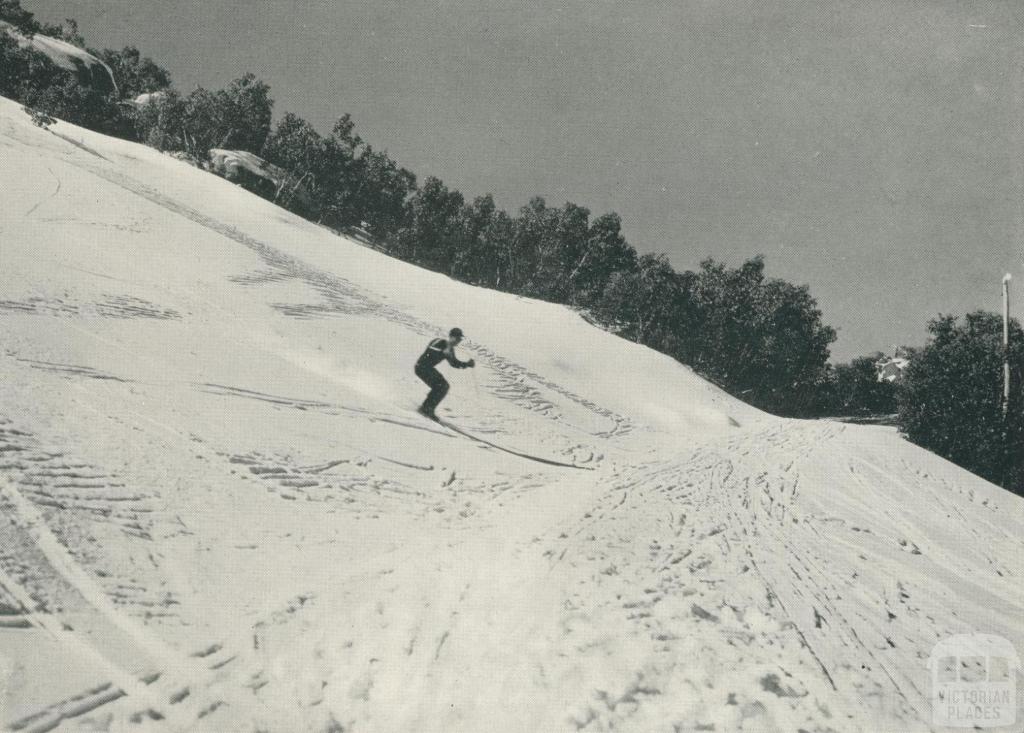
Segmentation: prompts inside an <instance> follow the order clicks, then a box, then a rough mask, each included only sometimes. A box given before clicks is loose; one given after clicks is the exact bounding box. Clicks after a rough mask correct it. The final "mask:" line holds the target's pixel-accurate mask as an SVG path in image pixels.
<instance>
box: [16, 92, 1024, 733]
mask: <svg viewBox="0 0 1024 733" xmlns="http://www.w3.org/2000/svg"><path fill="white" fill-rule="evenodd" d="M0 146H2V147H3V151H4V152H3V155H2V156H0V185H2V186H3V191H4V210H5V214H4V219H3V222H2V223H0V228H2V233H0V260H2V262H3V267H2V268H0V329H2V344H3V348H2V351H0V384H2V385H3V387H2V390H3V392H2V394H3V399H0V724H4V725H7V726H9V727H10V728H12V729H17V730H52V729H57V730H111V731H115V730H116V731H120V730H151V731H178V730H208V731H218V732H219V731H233V730H238V731H256V730H262V731H296V730H302V731H338V730H345V731H482V730H488V731H563V730H565V731H576V730H585V731H608V730H625V731H642V732H645V733H646V732H648V731H673V730H686V731H690V730H715V731H730V730H755V731H768V730H780V731H795V730H806V731H879V730H901V731H917V730H922V731H923V730H934V729H935V727H934V726H933V724H932V709H931V699H930V694H931V686H930V685H931V679H930V671H929V667H928V660H929V655H930V653H931V651H932V649H933V648H935V645H936V644H937V643H938V642H940V641H942V640H943V639H947V638H949V637H951V636H953V635H957V634H988V635H994V636H999V637H1003V638H1005V639H1007V640H1008V641H1009V642H1011V643H1012V644H1013V645H1014V646H1015V647H1016V648H1017V649H1018V650H1020V649H1024V645H1022V643H1024V633H1022V632H1024V629H1022V627H1021V624H1020V617H1021V616H1020V614H1021V608H1022V605H1024V584H1022V583H1021V575H1022V573H1024V563H1022V558H1024V539H1022V538H1024V532H1022V529H1024V502H1022V501H1021V500H1020V499H1019V498H1016V497H1014V496H1011V495H1009V494H1007V493H1006V492H1003V491H1002V490H1000V489H998V488H997V487H995V486H992V485H991V484H989V483H987V482H985V481H982V480H981V479H979V478H977V477H974V476H972V475H970V474H968V473H967V472H965V471H962V470H960V469H958V468H957V467H955V466H953V465H951V464H949V463H947V462H946V461H943V460H941V459H939V458H937V457H935V456H933V455H931V454H928V453H926V452H924V451H921V450H919V449H917V448H915V447H914V446H911V445H909V444H907V443H906V442H905V441H903V440H901V439H900V438H899V437H898V436H897V435H896V433H895V432H894V431H892V430H891V429H888V428H878V427H856V426H849V425H843V424H838V423H831V422H817V421H789V420H780V419H775V418H773V417H770V416H768V415H764V414H763V413H760V412H758V411H757V410H754V409H752V408H750V407H747V406H745V405H744V404H742V403H740V402H738V401H736V400H734V399H732V398H731V397H729V396H728V395H726V394H724V393H722V392H721V391H720V390H718V389H716V388H715V387H713V386H712V385H710V384H708V383H707V382H705V381H703V380H701V379H700V378H698V377H697V376H696V375H695V374H694V373H693V372H692V371H690V370H689V369H687V368H686V367H683V366H681V365H679V364H677V363H675V362H674V361H673V360H671V359H669V358H668V357H665V356H663V355H660V354H657V353H655V352H652V351H650V350H648V349H645V348H642V347H639V346H637V345H635V344H631V343H628V342H626V341H623V340H621V339H618V338H616V337H614V336H611V335H609V334H607V333H605V332H602V331H600V330H598V329H596V328H594V327H592V326H590V325H588V324H587V323H586V322H585V321H584V320H583V319H581V318H580V317H578V316H577V315H576V314H575V313H573V312H572V311H570V310H568V309H566V308H563V307H560V306H556V305H552V304H548V303H542V302H538V301H532V300H527V299H522V298H517V297H514V296H510V295H505V294H500V293H496V292H492V291H488V290H483V289H479V288H473V287H469V286H467V285H463V284H459V283H456V282H453V281H451V280H450V279H448V278H446V277H444V276H441V275H438V274H435V273H430V272H426V271H423V270H420V269H418V268H415V267H413V266H411V265H408V264H404V263H402V262H398V261H395V260H392V259H389V258H387V257H385V256H383V255H382V254H380V253H377V252H375V251H372V250H370V249H368V248H365V247H363V246H360V245H359V244H357V243H355V242H352V241H350V240H347V239H345V238H342V237H338V236H335V235H334V234H332V233H331V232H328V231H326V230H325V229H323V228H321V227H318V226H316V225H314V224H311V223H309V222H306V221H303V220H301V219H298V218H296V217H294V216H292V215H290V214H288V213H287V212H285V211H283V210H281V209H279V208H277V207H275V206H273V205H271V204H270V203H268V202H266V201H264V200H261V199H258V198H256V197H254V196H252V195H250V194H248V193H247V192H245V191H243V190H242V189H240V188H238V187H236V186H234V185H232V184H231V183H229V182H228V181H225V180H223V179H221V178H218V177H216V176H213V175H210V174H208V173H206V172H203V171H201V170H198V169H196V168H193V167H190V166H188V165H186V164H185V163H182V162H179V161H177V160H174V159H173V158H171V157H169V156H166V155H161V154H160V153H158V152H156V151H153V150H150V149H147V148H144V147H141V146H137V145H133V144H130V143H126V142H122V141H117V140H112V139H109V138H104V137H102V136H100V135H97V134H93V133H91V132H88V131H84V130H81V129H78V128H75V127H73V126H71V125H66V124H62V123H60V124H57V125H55V126H54V127H53V128H52V129H51V130H42V129H38V128H35V127H34V126H32V124H31V122H30V120H29V118H28V117H27V115H25V114H24V113H23V112H22V111H21V110H20V109H19V108H18V106H17V105H15V104H13V103H10V102H8V101H6V100H0ZM454 325H458V326H460V327H462V329H463V330H464V331H465V333H466V334H467V341H466V342H465V343H464V344H463V346H462V347H460V353H461V355H462V356H463V358H468V357H472V358H474V359H475V360H476V362H477V364H478V366H477V368H476V369H473V370H464V371H458V372H454V371H451V370H449V371H448V372H447V375H448V377H449V379H450V380H451V382H452V391H451V394H450V396H449V398H448V399H447V400H446V402H445V403H444V404H443V405H442V409H441V414H442V416H443V417H444V418H445V419H446V420H448V421H449V422H450V423H451V424H452V425H454V426H456V427H458V428H459V429H461V430H463V431H466V432H467V433H469V434H471V435H474V436H477V437H478V438H481V439H482V440H475V439H472V438H467V437H465V436H464V435H461V434H459V433H457V432H454V431H452V430H449V429H447V428H446V427H445V426H444V425H438V424H435V423H432V422H429V421H426V420H424V419H423V418H421V417H419V416H418V415H416V414H415V412H414V408H415V406H416V405H417V404H418V402H419V401H420V400H421V399H422V397H423V395H424V393H425V391H426V389H425V387H424V385H422V384H421V383H420V382H419V381H418V380H417V379H416V377H415V376H414V375H413V373H412V365H413V362H414V361H415V359H416V357H417V356H418V355H419V353H420V351H421V350H422V349H423V347H424V346H425V345H426V343H427V341H428V340H429V339H430V338H432V337H434V336H437V335H443V334H444V333H445V332H446V331H447V329H448V328H449V327H451V326H454ZM535 459H542V460H540V461H538V460H535ZM555 464H567V465H555ZM578 469H591V470H578Z"/></svg>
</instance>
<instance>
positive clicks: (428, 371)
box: [415, 328, 476, 419]
mask: <svg viewBox="0 0 1024 733" xmlns="http://www.w3.org/2000/svg"><path fill="white" fill-rule="evenodd" d="M460 341H462V330H461V329H458V328H453V329H452V330H451V331H449V332H448V338H447V339H434V340H433V341H431V342H430V343H429V344H427V348H426V351H424V352H423V354H422V355H421V356H420V358H419V359H417V360H416V369H415V372H416V376H417V377H419V378H420V379H422V380H423V381H424V382H426V384H427V386H428V387H430V394H428V395H427V398H426V399H425V400H424V401H423V404H422V405H421V406H420V408H419V412H420V413H422V414H423V415H426V416H427V417H429V418H433V419H437V416H436V415H435V414H434V410H436V409H437V406H438V405H439V404H440V403H441V400H443V399H444V397H445V395H446V394H448V380H447V379H445V378H444V377H442V376H441V372H439V371H437V368H436V367H437V365H438V364H440V363H441V362H442V361H447V362H448V363H449V364H451V365H452V366H453V367H455V368H456V369H468V368H470V367H473V366H476V362H474V361H473V360H472V359H470V360H469V361H459V359H458V358H457V357H456V356H455V347H456V346H457V345H458V344H459V342H460Z"/></svg>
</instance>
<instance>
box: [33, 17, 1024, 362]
mask: <svg viewBox="0 0 1024 733" xmlns="http://www.w3.org/2000/svg"><path fill="white" fill-rule="evenodd" d="M22 5H23V6H24V7H26V8H27V9H29V10H31V11H33V12H34V13H35V14H36V16H37V17H38V18H40V19H42V20H60V19H62V18H64V17H73V18H75V19H77V20H78V21H79V24H80V27H81V30H82V33H83V35H85V37H86V40H87V41H88V42H89V43H90V44H91V45H93V46H97V47H103V46H109V47H118V48H119V47H121V46H123V45H126V44H132V45H135V46H137V47H138V48H139V49H140V50H141V51H142V52H143V54H144V55H149V56H152V57H153V58H154V60H156V61H157V62H158V63H160V64H161V65H163V66H165V67H166V68H168V69H169V70H170V71H171V72H172V74H173V76H174V80H175V84H176V86H177V87H178V88H179V89H182V90H183V91H188V90H189V89H190V88H192V87H193V86H195V85H196V84H201V85H203V86H206V87H210V88H219V87H221V86H223V85H225V84H226V83H227V82H229V81H230V80H231V79H232V78H235V77H237V76H239V75H241V74H242V73H244V72H246V71H252V72H253V73H255V74H256V75H257V76H259V77H260V78H262V79H263V80H264V81H266V82H267V83H269V84H270V85H271V87H272V95H273V97H274V98H275V100H276V106H275V111H276V113H277V114H281V113H283V112H285V111H291V112H295V113H296V114H298V115H300V116H302V117H305V118H306V119H308V120H309V121H310V122H312V123H313V124H314V125H315V126H316V127H317V128H318V129H319V130H320V131H321V132H328V131H329V129H330V126H331V124H332V123H333V121H334V119H336V118H337V117H338V116H340V115H341V114H343V113H345V112H348V113H350V114H351V115H352V117H353V119H354V120H355V122H356V130H357V132H358V133H360V134H361V135H362V137H363V138H364V139H366V140H367V141H368V142H370V143H371V144H373V145H374V146H375V147H377V148H386V149H387V150H388V151H389V153H390V154H391V155H392V157H394V158H395V159H396V160H398V161H399V162H400V163H401V164H402V165H404V166H406V167H408V168H410V169H411V170H413V171H414V172H416V173H417V174H418V176H419V177H420V179H421V180H422V179H423V178H425V177H426V176H427V175H436V176H438V177H440V178H442V179H443V180H444V181H445V182H446V183H447V184H448V185H449V186H450V187H453V188H457V189H459V190H461V191H462V193H463V194H464V195H466V197H467V198H472V197H473V196H475V195H478V194H482V193H487V192H492V193H494V195H495V197H496V199H497V201H498V203H499V205H501V206H502V207H504V208H506V209H508V210H510V211H515V210H516V209H518V208H519V207H520V206H521V205H523V204H525V203H526V201H527V200H528V198H529V197H530V196H532V195H541V196H544V197H545V198H546V199H547V201H548V204H549V205H554V206H558V205H561V204H562V203H564V202H565V201H573V202H575V203H578V204H580V205H584V206H587V207H588V208H590V210H591V212H592V213H593V215H594V216H596V215H598V214H601V213H604V212H606V211H617V212H618V213H619V214H621V215H622V218H623V222H624V227H625V233H626V236H627V238H628V239H629V241H630V242H631V243H632V244H633V245H634V246H636V247H637V249H638V250H640V251H641V252H651V251H662V252H667V253H668V254H669V256H670V258H671V260H672V262H673V264H674V265H675V266H676V267H677V268H680V269H685V268H694V267H696V266H697V264H698V263H699V262H700V260H701V259H703V258H705V257H708V256H711V257H714V258H716V259H719V260H723V261H725V262H727V263H729V264H731V265H738V264H739V263H741V262H742V261H743V260H744V259H746V258H747V257H751V256H753V255H755V254H758V253H763V254H765V255H766V258H767V269H768V273H769V274H770V275H773V276H778V277H783V278H785V279H787V280H791V281H793V282H796V283H806V284H809V285H810V287H811V292H812V293H813V294H814V295H815V296H816V297H817V299H818V302H819V304H820V305H821V307H822V310H823V311H824V314H825V320H826V322H828V323H829V324H831V325H833V326H835V327H836V328H838V329H839V340H838V341H837V342H836V344H834V346H833V349H832V351H833V358H834V359H836V360H846V359H849V358H851V357H853V356H856V355H859V354H862V353H867V352H870V351H873V350H876V349H879V350H891V348H892V347H893V345H895V344H902V343H908V344H918V343H923V341H924V339H925V335H926V334H925V324H926V322H927V320H928V319H929V318H931V317H934V316H935V315H936V314H938V313H939V312H943V313H963V312H965V311H968V310H973V309H976V308H985V309H988V310H998V309H999V308H1000V303H1001V300H1000V298H1001V296H1000V280H1001V278H1002V275H1003V273H1004V272H1011V273H1013V275H1014V277H1015V278H1016V282H1015V287H1016V291H1017V292H1018V293H1024V244H1022V242H1024V190H1022V189H1024V176H1022V169H1021V164H1022V153H1024V147H1022V143H1024V121H1022V118H1024V97H1022V95H1024V91H1022V74H1024V68H1022V65H1024V47H1022V41H1024V38H1022V35H1024V3H1020V2H1017V0H1009V1H1007V2H980V1H979V2H969V1H967V0H962V1H949V2H937V1H936V2H919V1H915V0H887V1H883V0H863V1H859V2H826V1H825V0H813V1H811V2H798V1H795V0H794V1H793V2H786V3H781V2H779V3H776V2H770V1H769V0H735V1H733V0H717V1H715V0H671V1H664V2H663V1H661V0H640V1H637V2H632V3H628V2H622V0H617V1H616V2H606V1H604V0H589V2H571V1H569V0H563V1H562V2H549V3H540V2H535V1H532V0H500V1H498V0H472V1H470V0H458V1H451V2H449V1H445V0H433V1H432V2H419V1H418V0H400V1H399V0H372V1H371V0H365V1H363V2H345V1H343V0H338V1H332V0H316V1H310V2H303V1H302V0H216V1H214V2H210V1H208V0H22ZM1017 300H1018V301H1024V295H1021V296H1018V298H1017ZM1019 315H1020V310H1018V316H1019Z"/></svg>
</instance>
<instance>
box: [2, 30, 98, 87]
mask: <svg viewBox="0 0 1024 733" xmlns="http://www.w3.org/2000/svg"><path fill="white" fill-rule="evenodd" d="M0 33H9V34H10V35H12V36H13V37H14V38H15V40H17V42H18V45H20V46H21V47H22V48H32V49H34V50H36V51H39V52H41V53H44V54H46V56H47V57H48V58H49V59H50V60H51V61H52V62H53V63H54V64H56V65H57V66H59V67H60V68H62V69H65V70H67V71H70V72H73V73H74V74H76V75H77V76H78V78H79V79H80V80H81V81H82V82H83V83H85V84H90V85H92V86H93V87H95V88H96V89H98V90H100V91H101V92H111V91H114V90H116V89H117V82H116V81H115V80H114V72H113V71H112V70H111V68H110V67H109V66H107V65H106V64H105V63H104V62H103V61H102V60H100V59H99V58H97V57H96V56H93V55H92V54H91V53H89V52H88V51H85V50H83V49H81V48H79V47H78V46H76V45H74V44H73V43H68V42H67V41H62V40H61V39H59V38H51V37H50V36H44V35H43V34H42V33H35V34H33V35H32V37H31V38H26V37H25V36H24V35H22V34H21V33H19V32H18V31H16V30H15V29H14V26H12V25H11V24H10V23H7V22H5V21H0Z"/></svg>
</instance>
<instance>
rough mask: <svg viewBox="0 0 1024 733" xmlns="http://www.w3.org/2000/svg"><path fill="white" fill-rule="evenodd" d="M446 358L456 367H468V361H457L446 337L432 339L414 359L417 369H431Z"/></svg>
mask: <svg viewBox="0 0 1024 733" xmlns="http://www.w3.org/2000/svg"><path fill="white" fill-rule="evenodd" d="M446 359H447V360H448V363H449V364H451V365H452V366H453V367H455V368H456V369H468V368H469V366H470V364H469V362H468V361H459V360H458V359H457V358H456V356H455V349H454V348H452V346H451V344H449V343H448V341H447V340H446V339H434V340H433V341H431V342H430V343H429V344H427V350H426V351H424V352H423V354H422V355H421V356H420V358H419V359H417V360H416V368H417V369H424V368H426V369H433V368H434V367H436V366H437V365H438V364H440V363H441V362H442V361H444V360H446Z"/></svg>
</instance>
